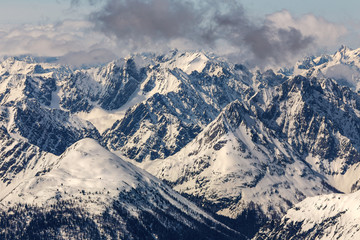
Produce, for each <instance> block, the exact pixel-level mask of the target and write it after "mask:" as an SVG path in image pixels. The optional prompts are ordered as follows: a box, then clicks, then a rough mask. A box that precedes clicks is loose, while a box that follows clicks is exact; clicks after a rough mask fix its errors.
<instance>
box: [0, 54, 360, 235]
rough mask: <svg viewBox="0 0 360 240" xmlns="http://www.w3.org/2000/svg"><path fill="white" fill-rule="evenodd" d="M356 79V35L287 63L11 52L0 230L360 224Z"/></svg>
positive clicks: (309, 228)
mask: <svg viewBox="0 0 360 240" xmlns="http://www.w3.org/2000/svg"><path fill="white" fill-rule="evenodd" d="M359 82H360V50H351V49H349V48H347V47H341V48H340V49H339V50H338V51H337V52H336V53H335V54H333V55H323V56H320V57H308V58H305V59H304V60H301V61H299V62H298V63H296V64H295V66H294V67H292V68H286V69H285V68H283V69H280V70H277V71H275V70H271V69H269V70H266V71H265V70H264V71H260V70H258V69H253V68H248V67H246V66H245V65H243V64H240V63H232V62H230V61H228V60H226V59H224V58H221V57H218V56H216V55H214V54H209V53H204V52H201V51H195V52H181V51H178V50H174V51H170V52H168V53H166V54H163V55H158V54H151V53H146V54H134V55H131V56H129V57H126V58H124V59H119V60H116V61H113V62H111V63H108V64H105V65H103V66H96V67H91V68H89V67H87V68H86V67H83V68H72V67H71V66H65V65H59V64H55V63H51V62H44V61H39V60H38V59H35V58H32V57H9V58H7V59H5V60H3V61H2V62H1V63H0V135H1V139H0V142H1V144H0V147H1V151H0V159H1V160H0V225H1V226H2V227H1V229H4V230H2V231H1V232H0V236H1V238H3V239H16V238H19V237H20V238H23V239H34V238H36V239H49V238H51V239H71V238H76V239H154V238H155V239H190V238H194V237H197V238H200V239H249V238H252V237H254V239H284V238H290V237H291V236H296V237H298V238H308V239H313V238H315V237H323V238H324V239H329V238H335V237H340V238H344V239H346V238H347V237H350V236H351V237H354V236H356V234H357V230H358V229H359V228H358V226H357V224H356V216H354V215H351V214H350V212H354V211H356V210H355V209H354V210H352V209H353V208H354V207H355V206H354V202H356V201H357V195H358V194H357V190H359V189H360V172H359V171H360V170H359V163H360V153H359V151H360V137H359V136H360V96H359V95H358V90H359V86H360V85H359ZM340 203H344V204H340ZM314 209H316V211H317V212H318V214H317V215H316V217H315V216H313V212H314V211H315V210H314ZM329 209H331V210H329ZM347 222H350V223H351V224H349V225H346V226H345V224H346V223H347ZM352 223H354V224H352ZM284 236H285V237H284Z"/></svg>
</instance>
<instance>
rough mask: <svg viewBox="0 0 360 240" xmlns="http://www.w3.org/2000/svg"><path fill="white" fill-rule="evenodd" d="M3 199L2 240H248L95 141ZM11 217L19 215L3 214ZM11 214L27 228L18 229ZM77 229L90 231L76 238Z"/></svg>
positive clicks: (78, 146)
mask: <svg viewBox="0 0 360 240" xmlns="http://www.w3.org/2000/svg"><path fill="white" fill-rule="evenodd" d="M44 163H46V164H44ZM35 173H36V174H35ZM4 192H6V194H3V193H4ZM0 195H1V196H2V197H1V204H2V209H3V212H1V213H0V217H1V224H5V223H7V224H10V226H8V227H7V228H6V231H2V232H1V233H0V235H1V234H2V236H7V235H6V234H10V235H11V234H15V235H17V236H24V237H29V236H30V234H32V236H35V237H36V236H37V237H39V236H41V237H56V238H57V239H66V238H67V237H69V236H70V237H75V238H78V237H81V236H82V235H83V234H85V236H86V234H89V235H87V237H85V238H93V237H95V238H96V236H98V238H103V237H105V238H109V237H111V238H114V239H123V238H127V239H152V238H154V237H155V238H158V239H168V237H170V236H171V237H172V238H175V239H187V238H188V237H189V236H197V238H200V239H213V238H216V239H239V238H240V239H241V238H243V237H242V236H241V235H240V234H239V233H237V232H235V231H233V230H231V229H230V228H228V227H226V226H225V225H223V224H221V223H219V222H217V221H216V220H214V219H213V218H212V217H211V216H209V215H208V214H207V213H205V212H204V211H202V210H200V209H199V208H198V207H196V206H195V205H194V204H192V203H190V202H189V201H187V200H185V199H184V198H183V197H181V196H180V195H179V194H177V193H175V192H174V191H173V190H171V188H169V187H168V186H166V185H164V184H163V183H162V182H160V181H159V180H157V179H156V178H155V177H152V176H151V175H150V174H148V173H146V172H144V171H142V170H140V169H138V168H137V167H135V166H133V165H132V164H130V163H127V162H125V161H123V160H121V159H120V158H118V157H117V156H115V155H114V154H112V153H110V152H108V151H107V150H106V149H104V148H102V147H101V146H100V145H99V144H98V143H97V142H96V141H95V140H91V139H83V140H81V141H79V142H77V143H75V144H74V145H72V146H71V147H70V148H68V149H67V150H66V151H65V152H64V153H63V154H62V155H61V156H59V157H54V156H52V157H51V158H48V159H46V160H44V161H43V162H42V163H39V164H37V165H35V166H34V170H33V171H31V172H29V173H28V174H26V175H25V176H24V177H23V181H22V182H20V183H17V184H16V185H14V184H10V185H9V186H7V187H6V188H5V189H4V190H3V191H2V192H1V194H0ZM24 206H25V207H24ZM37 206H41V207H37ZM26 209H28V210H26ZM10 212H15V213H13V214H10V215H7V214H6V213H10ZM63 213H66V214H65V216H62V214H63ZM14 214H16V215H17V216H20V217H22V218H25V219H27V220H26V221H22V220H21V219H17V223H14V222H13V220H12V219H14V218H13V215H14ZM76 216H77V217H76ZM42 224H44V225H42ZM71 224H74V225H73V226H71ZM83 224H85V226H84V225H83ZM19 226H22V227H23V229H18V228H19ZM75 226H79V227H80V226H81V227H82V228H85V229H87V230H84V232H75V231H74V230H75V228H74V227H75ZM14 232H15V233H14Z"/></svg>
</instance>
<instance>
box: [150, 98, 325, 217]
mask: <svg viewBox="0 0 360 240" xmlns="http://www.w3.org/2000/svg"><path fill="white" fill-rule="evenodd" d="M143 167H144V168H145V169H146V170H148V171H149V172H150V173H153V174H154V175H155V176H157V177H159V178H160V179H164V180H166V182H168V183H169V184H170V185H171V186H173V188H174V189H175V190H177V191H179V192H181V193H184V194H186V195H190V196H191V197H193V198H194V199H197V200H198V201H200V202H202V203H203V204H205V206H206V207H208V208H210V209H211V210H212V211H214V212H216V213H217V214H220V215H225V216H228V217H231V218H237V217H239V216H240V215H241V214H242V213H243V212H244V211H246V210H247V209H249V208H250V207H251V206H255V207H256V209H257V210H258V214H259V215H260V216H262V214H264V215H266V216H267V217H271V216H273V217H276V216H281V215H282V214H283V213H285V211H286V210H287V209H288V208H289V207H291V206H292V204H294V203H297V202H299V201H300V200H302V199H304V198H305V197H307V196H314V195H319V194H323V193H329V192H332V189H331V188H330V189H329V188H328V187H327V185H326V184H324V180H325V179H324V178H323V177H321V175H318V174H317V173H316V172H314V171H313V170H312V169H311V168H310V167H309V166H308V165H307V164H306V163H304V162H303V161H302V159H301V158H300V156H299V155H298V154H297V152H295V151H293V150H292V148H291V146H290V145H289V144H288V143H286V142H282V141H279V140H278V139H277V138H276V132H275V131H272V130H270V129H267V128H266V126H264V124H263V123H262V122H260V121H259V120H258V118H257V116H256V113H254V112H252V111H251V109H249V108H248V107H247V106H246V105H244V104H242V103H240V102H239V101H237V100H236V101H234V102H232V103H231V104H229V105H228V106H227V107H226V108H225V109H224V110H223V111H222V113H221V114H220V115H219V117H218V118H217V119H216V120H214V121H213V122H212V123H210V124H209V126H207V127H206V128H205V130H204V131H203V132H201V133H200V134H199V135H198V136H197V137H196V138H195V139H194V140H193V141H192V142H191V143H190V144H188V145H187V146H186V147H185V148H183V149H182V150H181V151H180V152H179V153H178V154H175V155H174V156H172V157H169V158H167V159H165V160H157V161H153V162H146V163H145V164H144V165H143Z"/></svg>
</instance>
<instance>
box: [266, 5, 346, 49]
mask: <svg viewBox="0 0 360 240" xmlns="http://www.w3.org/2000/svg"><path fill="white" fill-rule="evenodd" d="M266 21H267V22H268V24H270V25H274V26H276V27H277V28H285V29H286V28H294V29H297V30H299V31H300V32H301V33H302V34H303V35H304V36H312V37H313V38H314V43H315V44H316V45H317V47H319V46H321V47H329V48H332V47H339V46H340V45H341V44H342V43H341V42H340V40H341V39H342V37H344V35H346V34H347V29H346V28H345V26H343V25H341V24H336V23H332V22H329V21H327V20H326V19H324V18H322V17H317V16H314V15H312V14H306V15H303V16H301V17H297V18H296V17H294V16H293V15H291V13H290V12H289V11H287V10H283V11H280V12H276V13H273V14H271V15H268V16H267V17H266Z"/></svg>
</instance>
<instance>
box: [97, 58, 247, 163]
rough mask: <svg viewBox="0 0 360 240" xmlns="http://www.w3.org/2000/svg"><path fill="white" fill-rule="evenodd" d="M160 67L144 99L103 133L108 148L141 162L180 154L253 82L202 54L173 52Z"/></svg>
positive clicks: (145, 87)
mask: <svg viewBox="0 0 360 240" xmlns="http://www.w3.org/2000/svg"><path fill="white" fill-rule="evenodd" d="M156 63H157V64H156V65H153V66H150V67H149V70H148V73H147V78H146V79H145V81H144V82H143V83H142V84H141V86H140V89H139V90H138V91H139V92H137V93H136V94H137V95H138V96H143V98H145V100H144V101H142V102H140V103H138V104H136V105H134V106H133V107H131V108H130V109H129V110H128V111H126V114H125V116H124V118H123V119H121V120H119V121H117V122H116V123H115V124H114V125H113V126H112V127H111V128H110V129H109V130H107V131H105V132H104V134H103V139H104V144H105V145H106V146H107V147H108V148H109V149H112V150H119V151H120V152H121V154H123V155H125V156H126V157H128V158H130V159H134V160H136V161H139V162H141V161H143V160H145V159H156V158H165V157H167V156H169V155H173V154H174V153H176V152H178V151H179V150H180V149H181V148H182V147H184V146H185V145H186V144H187V143H189V142H190V141H191V140H192V139H193V138H194V137H195V136H196V135H197V134H198V133H199V132H200V131H201V130H202V129H203V128H204V127H205V126H206V125H207V124H208V123H210V122H211V121H212V120H213V119H215V117H216V116H217V115H218V114H219V112H220V111H221V109H222V108H223V107H225V106H226V104H228V103H229V102H231V101H233V100H235V99H239V98H241V97H242V96H243V94H244V92H245V90H246V89H248V88H249V86H248V84H249V83H248V82H247V81H250V80H251V79H249V78H250V73H249V72H247V71H246V69H242V70H241V69H240V68H239V67H236V66H235V65H234V66H231V65H228V64H227V63H225V62H221V61H219V60H218V59H216V58H211V57H209V56H207V55H204V54H202V53H183V54H181V53H178V52H174V53H173V55H171V56H164V57H162V58H161V59H157V62H156ZM140 99H141V98H140Z"/></svg>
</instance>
